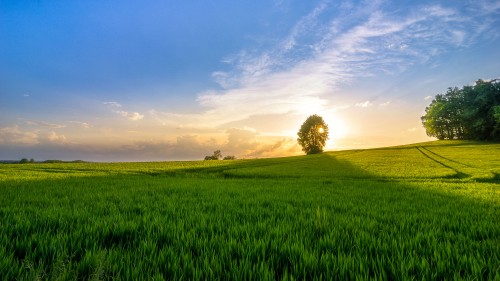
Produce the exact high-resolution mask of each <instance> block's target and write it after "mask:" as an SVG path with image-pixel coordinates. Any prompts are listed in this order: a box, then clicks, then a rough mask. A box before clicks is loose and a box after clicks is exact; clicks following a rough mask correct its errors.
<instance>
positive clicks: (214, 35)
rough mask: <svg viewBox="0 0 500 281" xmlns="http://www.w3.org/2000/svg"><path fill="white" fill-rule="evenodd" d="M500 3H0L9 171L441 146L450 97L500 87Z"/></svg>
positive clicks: (1, 100)
mask: <svg viewBox="0 0 500 281" xmlns="http://www.w3.org/2000/svg"><path fill="white" fill-rule="evenodd" d="M499 21H500V1H487V0H484V1H286V0H275V1H210V2H209V1H6V0H2V1H0V159H20V158H23V157H28V158H35V159H37V160H44V159H64V160H71V159H84V160H92V161H146V160H183V159H186V160H189V159H202V158H203V157H204V156H205V155H209V154H211V152H212V151H213V150H215V149H221V150H222V152H223V154H232V155H236V156H237V157H238V158H252V157H271V156H285V155H296V154H300V153H301V152H300V147H298V146H297V143H296V132H297V130H298V128H299V127H300V125H301V123H302V122H303V121H304V120H305V119H306V118H307V116H309V115H311V114H320V115H322V116H323V117H324V118H325V120H326V121H327V123H328V124H329V125H330V131H331V139H330V141H329V142H328V143H327V149H328V150H337V149H348V148H363V147H376V146H386V145H396V144H404V143H412V142H419V141H426V140H431V139H430V138H428V137H427V136H426V135H425V131H424V130H423V128H422V126H421V125H420V116H421V115H422V114H423V112H424V109H425V106H427V105H428V104H429V103H430V100H431V99H432V97H433V96H434V95H436V94H439V93H443V92H445V91H446V89H447V88H448V87H453V86H458V87H461V86H463V85H470V84H473V83H474V81H475V80H477V79H479V78H482V79H494V78H499V76H500V60H498V59H496V58H498V57H500V48H498V46H500V31H499V30H498V26H500V22H499Z"/></svg>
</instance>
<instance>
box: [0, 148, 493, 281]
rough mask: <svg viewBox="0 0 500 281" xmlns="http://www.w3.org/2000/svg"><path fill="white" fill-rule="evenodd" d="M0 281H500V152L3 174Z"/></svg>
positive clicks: (381, 152) (434, 151)
mask: <svg viewBox="0 0 500 281" xmlns="http://www.w3.org/2000/svg"><path fill="white" fill-rule="evenodd" d="M0 279H1V280H16V279H18V280H37V279H38V280H109V279H118V280H120V279H121V280H123V279H128V280H179V279H184V280H193V279H195V280H198V279H224V280H249V279H251V280H275V279H279V280H336V279H337V280H355V279H361V280H364V279H381V280H387V279H389V280H407V279H414V280H437V279H439V280H442V279H465V280H500V144H494V143H476V142H465V141H437V142H428V143H420V144H415V145H407V146H399V147H390V148H379V149H368V150H349V151H338V152H328V153H323V154H320V155H309V156H296V157H285V158H273V159H255V160H234V161H193V162H150V163H56V164H42V163H35V164H22V165H21V164H0Z"/></svg>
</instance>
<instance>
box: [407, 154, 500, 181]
mask: <svg viewBox="0 0 500 281" xmlns="http://www.w3.org/2000/svg"><path fill="white" fill-rule="evenodd" d="M416 149H417V150H418V151H420V153H422V154H423V155H424V156H425V157H427V158H429V159H430V160H432V161H434V162H436V163H438V164H440V165H442V166H443V167H446V168H449V169H451V170H453V171H455V173H456V174H457V175H456V177H457V178H460V179H466V178H469V179H473V180H476V181H486V182H489V181H496V178H497V175H495V174H494V173H492V172H490V171H488V170H483V169H479V168H476V167H474V166H471V165H467V164H464V163H460V162H458V161H455V160H452V159H449V158H447V157H444V156H442V155H440V154H437V153H435V152H433V151H431V150H429V149H427V148H425V147H423V146H418V147H416Z"/></svg>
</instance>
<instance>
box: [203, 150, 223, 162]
mask: <svg viewBox="0 0 500 281" xmlns="http://www.w3.org/2000/svg"><path fill="white" fill-rule="evenodd" d="M221 159H222V153H221V152H220V150H216V151H214V154H213V155H211V156H205V160H221Z"/></svg>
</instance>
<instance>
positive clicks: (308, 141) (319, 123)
mask: <svg viewBox="0 0 500 281" xmlns="http://www.w3.org/2000/svg"><path fill="white" fill-rule="evenodd" d="M328 132H329V131H328V125H327V124H326V123H325V121H324V120H323V117H321V116H319V115H316V114H314V115H311V116H309V117H308V118H307V119H306V121H304V123H303V124H302V126H301V127H300V130H299V131H298V132H297V135H298V136H299V138H298V139H297V141H298V143H299V144H300V145H301V146H302V150H303V151H304V152H305V153H306V154H315V153H321V152H323V147H324V146H325V143H326V140H327V139H328Z"/></svg>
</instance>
